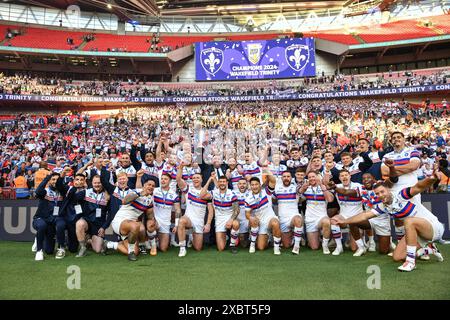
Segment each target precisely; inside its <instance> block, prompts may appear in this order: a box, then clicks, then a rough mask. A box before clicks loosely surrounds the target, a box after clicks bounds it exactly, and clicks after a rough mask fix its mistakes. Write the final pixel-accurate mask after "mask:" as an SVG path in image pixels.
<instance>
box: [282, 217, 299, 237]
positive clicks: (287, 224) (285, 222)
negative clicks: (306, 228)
mask: <svg viewBox="0 0 450 320" xmlns="http://www.w3.org/2000/svg"><path fill="white" fill-rule="evenodd" d="M296 216H299V217H300V218H301V217H302V216H301V215H300V214H299V213H294V214H292V215H289V216H286V217H279V219H280V228H281V232H283V233H286V232H291V231H292V228H291V223H292V219H293V218H294V217H296Z"/></svg>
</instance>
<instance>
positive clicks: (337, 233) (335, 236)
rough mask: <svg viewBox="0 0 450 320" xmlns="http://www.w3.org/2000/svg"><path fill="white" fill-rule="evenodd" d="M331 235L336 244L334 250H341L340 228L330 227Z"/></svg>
mask: <svg viewBox="0 0 450 320" xmlns="http://www.w3.org/2000/svg"><path fill="white" fill-rule="evenodd" d="M331 235H332V236H333V239H334V241H335V242H336V248H337V249H340V250H342V232H341V228H340V227H339V226H337V225H331ZM324 240H325V239H324Z"/></svg>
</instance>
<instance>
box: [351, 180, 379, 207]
mask: <svg viewBox="0 0 450 320" xmlns="http://www.w3.org/2000/svg"><path fill="white" fill-rule="evenodd" d="M356 191H357V192H358V194H359V196H360V197H361V199H362V203H363V205H364V206H365V207H366V208H372V207H374V206H376V205H377V204H380V203H381V200H380V199H379V198H378V197H377V195H376V194H375V191H373V190H367V189H366V188H365V187H364V186H363V185H360V186H358V187H357V188H356Z"/></svg>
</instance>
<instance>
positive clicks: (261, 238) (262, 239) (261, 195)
mask: <svg viewBox="0 0 450 320" xmlns="http://www.w3.org/2000/svg"><path fill="white" fill-rule="evenodd" d="M264 173H266V174H267V178H268V179H269V181H268V183H267V185H266V187H265V188H264V190H263V189H262V188H261V182H260V181H259V178H258V177H253V178H251V179H250V189H251V193H250V195H249V196H248V197H247V198H246V200H245V209H246V212H245V214H246V218H247V220H249V222H250V240H251V243H250V249H249V252H250V253H254V252H255V247H258V250H264V249H266V248H267V246H268V241H269V235H268V233H269V232H271V233H272V235H273V242H274V245H273V253H274V254H276V255H279V254H281V251H280V243H281V229H280V222H279V220H278V217H277V216H276V215H275V212H274V211H273V208H272V194H273V191H274V189H275V185H276V182H277V180H276V178H275V176H273V175H272V174H271V173H270V172H269V171H268V170H265V172H264ZM257 240H258V242H257V243H256V241H257Z"/></svg>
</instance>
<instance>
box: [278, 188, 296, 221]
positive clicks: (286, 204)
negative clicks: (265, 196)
mask: <svg viewBox="0 0 450 320" xmlns="http://www.w3.org/2000/svg"><path fill="white" fill-rule="evenodd" d="M273 196H274V198H275V199H277V201H278V215H279V216H280V218H281V217H284V216H285V217H289V216H292V214H296V213H298V199H297V187H296V185H295V184H291V185H289V186H288V187H286V186H285V185H284V184H281V185H278V186H276V187H275V191H274V193H273Z"/></svg>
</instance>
